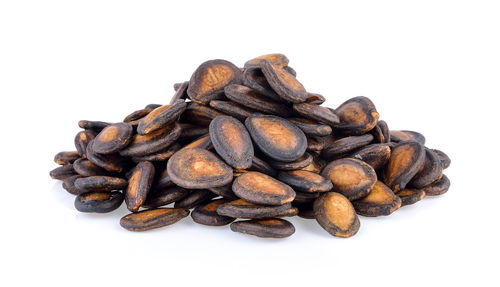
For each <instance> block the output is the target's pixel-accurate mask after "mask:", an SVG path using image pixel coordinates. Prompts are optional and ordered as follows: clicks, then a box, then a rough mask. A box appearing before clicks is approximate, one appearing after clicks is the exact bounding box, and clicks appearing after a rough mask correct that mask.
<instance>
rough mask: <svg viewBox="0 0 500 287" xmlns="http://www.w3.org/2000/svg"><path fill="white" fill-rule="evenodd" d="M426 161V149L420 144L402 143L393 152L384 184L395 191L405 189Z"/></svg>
mask: <svg viewBox="0 0 500 287" xmlns="http://www.w3.org/2000/svg"><path fill="white" fill-rule="evenodd" d="M424 161H425V148H424V146H423V145H421V144H420V143H418V142H402V143H400V144H397V145H396V146H395V147H394V148H393V149H392V151H391V157H390V158H389V163H388V164H387V167H386V171H385V176H384V183H385V184H386V185H387V186H389V187H390V188H391V189H392V190H393V191H395V192H398V191H400V190H403V189H405V187H406V184H407V183H408V182H409V181H410V180H411V179H412V178H413V177H414V176H415V174H417V172H418V171H419V169H420V167H421V166H422V165H423V164H424Z"/></svg>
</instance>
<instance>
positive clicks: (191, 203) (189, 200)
mask: <svg viewBox="0 0 500 287" xmlns="http://www.w3.org/2000/svg"><path fill="white" fill-rule="evenodd" d="M214 197H216V195H215V194H214V193H212V192H210V191H208V190H204V189H202V190H193V191H191V193H190V194H188V195H187V196H186V197H184V198H182V199H181V200H179V201H176V202H175V204H174V207H175V208H185V209H191V208H194V207H196V206H198V205H200V204H202V203H205V202H207V201H209V200H211V199H212V198H214Z"/></svg>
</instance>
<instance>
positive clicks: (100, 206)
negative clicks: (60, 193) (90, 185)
mask: <svg viewBox="0 0 500 287" xmlns="http://www.w3.org/2000/svg"><path fill="white" fill-rule="evenodd" d="M122 202H123V194H122V193H121V192H119V191H114V192H90V193H84V194H80V195H78V196H77V197H76V198H75V208H76V210H78V211H80V212H95V213H107V212H111V211H113V210H115V209H117V208H118V207H120V205H121V204H122Z"/></svg>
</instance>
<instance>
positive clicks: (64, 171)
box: [50, 164, 76, 180]
mask: <svg viewBox="0 0 500 287" xmlns="http://www.w3.org/2000/svg"><path fill="white" fill-rule="evenodd" d="M75 174H76V171H75V169H74V167H73V164H67V165H62V166H59V167H56V168H55V169H53V170H51V171H50V177H52V178H53V179H58V180H64V179H66V178H68V177H70V176H73V175H75Z"/></svg>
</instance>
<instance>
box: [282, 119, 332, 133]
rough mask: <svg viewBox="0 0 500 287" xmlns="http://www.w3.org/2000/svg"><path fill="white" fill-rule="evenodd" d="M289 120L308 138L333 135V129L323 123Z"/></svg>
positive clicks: (307, 120)
mask: <svg viewBox="0 0 500 287" xmlns="http://www.w3.org/2000/svg"><path fill="white" fill-rule="evenodd" d="M288 120H289V121H290V122H291V123H292V124H294V125H296V126H297V127H298V128H299V129H301V130H302V131H303V132H304V133H305V134H306V135H308V136H327V135H330V134H331V133H332V128H331V127H330V126H328V125H325V124H321V123H320V124H318V123H316V122H315V121H312V120H309V119H304V118H289V119H288Z"/></svg>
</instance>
